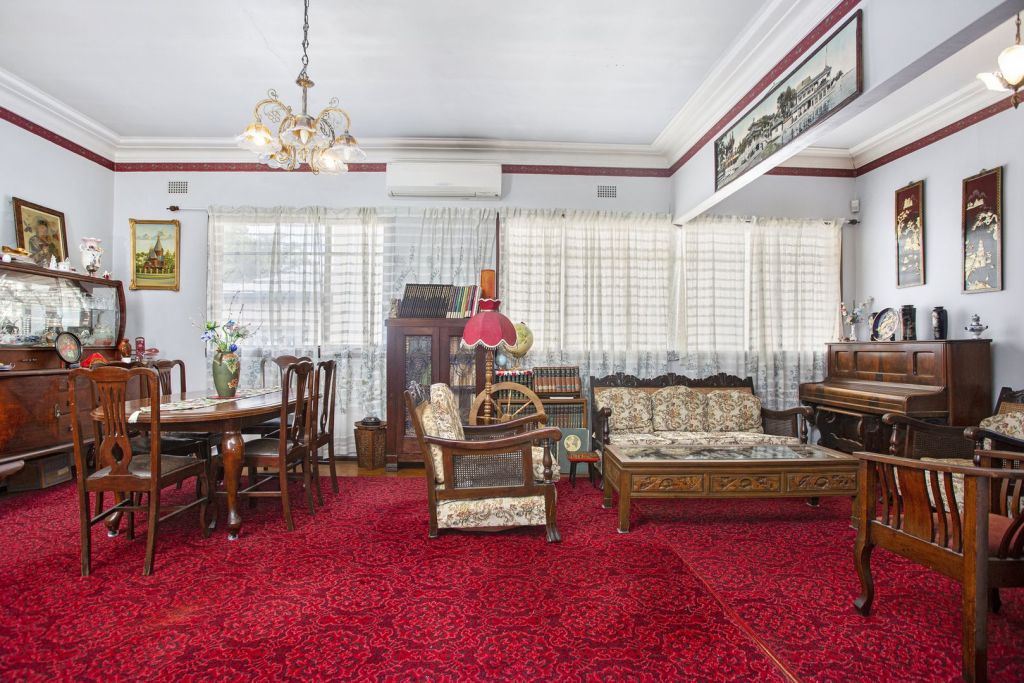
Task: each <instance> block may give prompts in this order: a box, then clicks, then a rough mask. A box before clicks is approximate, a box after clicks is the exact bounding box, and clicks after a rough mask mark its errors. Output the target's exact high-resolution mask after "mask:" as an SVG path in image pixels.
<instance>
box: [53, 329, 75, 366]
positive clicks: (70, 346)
mask: <svg viewBox="0 0 1024 683" xmlns="http://www.w3.org/2000/svg"><path fill="white" fill-rule="evenodd" d="M53 348H54V350H55V351H56V352H57V355H58V356H60V359H61V360H62V361H64V362H65V363H77V362H78V361H80V360H82V341H81V340H80V339H79V338H78V337H77V336H76V335H75V334H73V333H71V332H61V333H60V334H58V335H57V339H55V340H54V342H53Z"/></svg>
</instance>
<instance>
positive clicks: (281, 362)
mask: <svg viewBox="0 0 1024 683" xmlns="http://www.w3.org/2000/svg"><path fill="white" fill-rule="evenodd" d="M302 360H308V361H310V362H312V361H313V359H312V358H310V357H309V356H288V355H285V356H276V357H274V358H268V357H264V358H261V359H260V379H261V381H262V382H263V386H264V387H265V386H267V369H268V368H270V367H271V366H273V367H276V368H277V379H278V381H280V380H281V379H282V378H283V377H284V371H285V368H287V367H288V366H289V365H291V364H293V363H298V362H299V361H302Z"/></svg>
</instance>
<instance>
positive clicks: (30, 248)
mask: <svg viewBox="0 0 1024 683" xmlns="http://www.w3.org/2000/svg"><path fill="white" fill-rule="evenodd" d="M13 204H14V232H15V237H16V238H17V241H18V246H19V247H21V248H22V249H24V250H26V251H27V252H28V253H29V257H30V258H31V259H32V262H33V263H35V264H36V265H38V266H48V265H50V258H51V257H53V258H55V259H57V262H58V263H61V262H62V261H64V259H66V258H67V257H68V232H67V226H65V224H64V213H63V212H61V211H57V210H55V209H48V208H46V207H45V206H40V205H39V204H33V203H32V202H26V201H25V200H24V199H18V198H17V197H14V198H13Z"/></svg>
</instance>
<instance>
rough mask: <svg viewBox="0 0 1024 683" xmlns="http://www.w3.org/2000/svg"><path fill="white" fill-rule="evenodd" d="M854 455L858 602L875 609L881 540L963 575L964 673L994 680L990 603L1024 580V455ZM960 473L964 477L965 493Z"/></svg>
mask: <svg viewBox="0 0 1024 683" xmlns="http://www.w3.org/2000/svg"><path fill="white" fill-rule="evenodd" d="M854 455H856V456H857V457H858V458H860V472H859V478H858V489H859V490H858V497H857V499H856V501H857V502H856V506H857V508H858V509H857V518H858V519H859V520H860V523H859V525H858V530H857V541H856V545H855V547H854V564H855V567H856V569H857V574H858V576H859V578H860V582H861V589H862V592H861V594H860V596H859V597H858V598H857V599H856V600H855V601H854V606H855V607H856V609H857V610H858V611H859V612H860V613H861V614H863V615H864V616H868V614H870V611H871V605H872V601H873V599H874V580H873V577H872V575H871V566H870V559H871V551H872V549H873V548H874V547H875V546H879V547H882V548H886V549H887V550H889V551H891V552H894V553H896V554H898V555H901V556H903V557H905V558H907V559H909V560H911V561H912V562H916V563H918V564H921V565H923V566H925V567H928V568H930V569H933V570H935V571H937V572H939V573H941V574H945V575H946V576H948V577H950V578H952V579H954V580H955V581H958V582H959V583H960V584H961V586H962V610H963V628H962V645H963V656H962V673H963V677H964V678H965V679H966V680H968V681H984V680H986V665H987V640H986V625H987V619H988V609H989V608H990V607H991V609H992V611H998V610H999V607H1000V598H999V588H1004V587H1006V588H1008V587H1021V586H1024V531H1022V529H1024V514H1022V509H1024V508H1022V505H1021V501H1022V494H1024V470H1022V469H1021V465H1022V464H1024V454H1021V453H1012V452H1009V451H996V450H978V451H976V453H975V458H974V462H965V461H963V460H960V461H959V463H960V464H951V463H953V462H954V461H953V460H949V461H938V460H927V459H915V458H901V457H897V456H892V455H881V454H877V453H867V452H858V453H855V454H854ZM954 477H960V478H961V479H962V481H963V497H962V498H960V497H958V495H959V493H958V490H957V487H955V486H954ZM879 492H880V493H881V495H880V496H879V495H878V494H879Z"/></svg>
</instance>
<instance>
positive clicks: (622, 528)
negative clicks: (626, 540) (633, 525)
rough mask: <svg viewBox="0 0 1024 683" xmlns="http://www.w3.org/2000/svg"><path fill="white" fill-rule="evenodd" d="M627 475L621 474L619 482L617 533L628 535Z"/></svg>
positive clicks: (628, 485)
mask: <svg viewBox="0 0 1024 683" xmlns="http://www.w3.org/2000/svg"><path fill="white" fill-rule="evenodd" d="M631 485H632V484H631V482H630V481H629V475H628V474H623V475H622V478H621V479H620V480H619V533H620V534H628V533H629V489H630V487H631Z"/></svg>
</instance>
